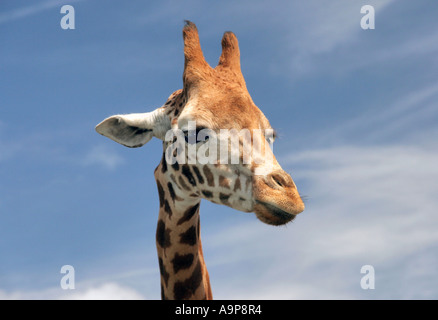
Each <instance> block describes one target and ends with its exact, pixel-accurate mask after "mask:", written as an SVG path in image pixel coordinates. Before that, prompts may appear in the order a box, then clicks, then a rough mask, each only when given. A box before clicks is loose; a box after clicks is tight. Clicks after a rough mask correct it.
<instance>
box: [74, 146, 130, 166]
mask: <svg viewBox="0 0 438 320" xmlns="http://www.w3.org/2000/svg"><path fill="white" fill-rule="evenodd" d="M123 162H124V160H123V158H122V157H121V156H120V155H119V154H117V153H116V152H115V151H113V149H110V148H109V147H107V146H106V145H96V146H93V147H92V148H91V149H90V150H89V151H88V153H87V154H86V155H85V156H84V158H83V159H82V161H81V163H82V164H83V165H85V166H91V165H97V166H103V167H105V168H106V169H109V170H114V169H115V168H116V167H117V166H119V165H121V164H122V163H123Z"/></svg>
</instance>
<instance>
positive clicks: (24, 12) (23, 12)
mask: <svg viewBox="0 0 438 320" xmlns="http://www.w3.org/2000/svg"><path fill="white" fill-rule="evenodd" d="M78 1H83V0H69V2H68V3H69V4H71V3H74V2H78ZM64 4H66V3H65V1H62V0H49V1H44V2H40V3H37V4H33V5H30V6H27V7H22V8H18V9H14V10H11V11H9V12H5V13H1V14H0V24H3V23H7V22H11V21H15V20H18V19H22V18H25V17H28V16H32V15H35V14H38V13H40V12H42V11H45V10H49V9H52V8H56V7H59V9H61V6H63V5H64ZM58 13H59V12H58Z"/></svg>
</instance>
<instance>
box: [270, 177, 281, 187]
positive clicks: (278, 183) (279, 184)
mask: <svg viewBox="0 0 438 320" xmlns="http://www.w3.org/2000/svg"><path fill="white" fill-rule="evenodd" d="M271 179H272V181H273V182H274V183H275V184H276V185H278V186H280V187H283V184H282V183H281V180H280V179H278V177H277V176H275V175H273V176H271Z"/></svg>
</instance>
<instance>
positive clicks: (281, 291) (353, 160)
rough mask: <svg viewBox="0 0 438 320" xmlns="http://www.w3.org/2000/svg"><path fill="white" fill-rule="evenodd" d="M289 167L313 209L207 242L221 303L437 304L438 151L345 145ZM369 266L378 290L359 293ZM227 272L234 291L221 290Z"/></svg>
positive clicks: (299, 158) (294, 160) (306, 154)
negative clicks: (221, 275)
mask: <svg viewBox="0 0 438 320" xmlns="http://www.w3.org/2000/svg"><path fill="white" fill-rule="evenodd" d="M283 163H287V164H286V166H285V167H286V168H288V167H289V168H290V167H300V170H297V172H295V175H294V178H295V180H296V181H299V182H301V184H302V185H304V186H305V187H304V189H302V190H301V192H304V193H306V194H308V195H309V196H310V200H309V201H308V202H307V208H306V210H305V211H304V212H303V213H302V214H300V216H299V217H298V218H297V219H296V221H294V223H293V224H292V225H290V226H287V227H284V228H272V227H269V226H265V225H262V224H261V223H254V222H251V223H249V224H243V225H238V226H234V227H231V228H229V229H227V230H226V231H224V230H222V231H221V233H220V234H219V233H218V234H215V235H211V236H208V234H206V236H205V241H204V247H205V250H209V249H213V250H215V259H214V260H213V259H212V261H209V260H207V265H208V266H210V267H211V268H212V270H211V272H210V273H211V274H210V275H211V277H212V279H213V282H214V283H213V285H216V288H215V287H214V286H213V291H214V292H215V294H216V298H233V299H234V298H243V299H249V298H259V299H332V298H334V299H338V298H339V299H350V298H353V299H361V298H366V299H370V298H377V299H388V298H402V299H408V298H426V299H436V298H437V297H438V290H437V289H436V288H437V284H438V280H437V279H438V277H437V271H436V268H433V267H431V266H436V264H437V263H438V257H437V256H436V255H435V254H434V253H435V252H436V247H437V245H438V233H437V232H436V230H437V228H438V216H437V215H436V209H437V208H438V199H437V198H436V195H435V190H436V181H437V180H438V169H437V166H436V163H438V151H437V150H433V149H428V148H426V147H421V146H405V145H392V146H382V147H375V146H371V147H358V146H344V147H334V148H326V149H320V150H311V151H303V152H302V153H299V154H296V155H294V156H290V157H289V158H288V159H283ZM298 185H299V186H300V184H298ZM209 231H210V230H209ZM204 234H205V232H204ZM224 235H226V236H224ZM207 252H208V251H207ZM207 256H208V255H207ZM219 257H222V259H220V258H219ZM210 262H211V264H210ZM365 264H371V265H373V266H374V267H375V270H376V289H375V290H373V291H365V290H362V289H361V288H360V279H361V277H362V276H363V275H362V274H360V268H361V266H362V265H365ZM230 266H232V267H230ZM222 268H232V269H233V270H235V272H236V274H234V275H230V276H229V277H230V283H227V281H225V280H223V279H222V280H221V281H218V282H215V272H219V271H218V270H220V269H222ZM245 270H246V271H245ZM254 270H256V271H254ZM239 274H240V275H241V276H240V277H239V276H238V275H239ZM249 274H251V275H249ZM251 277H253V278H251Z"/></svg>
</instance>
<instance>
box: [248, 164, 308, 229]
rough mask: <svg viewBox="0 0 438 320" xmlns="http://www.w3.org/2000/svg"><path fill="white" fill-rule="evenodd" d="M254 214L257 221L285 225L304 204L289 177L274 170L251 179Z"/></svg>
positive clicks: (282, 172)
mask: <svg viewBox="0 0 438 320" xmlns="http://www.w3.org/2000/svg"><path fill="white" fill-rule="evenodd" d="M253 188H254V197H255V205H254V212H255V214H256V216H257V218H258V219H259V220H261V221H262V222H264V223H267V224H271V225H282V224H286V223H288V222H290V221H292V220H293V219H295V217H296V215H297V214H299V213H300V212H302V211H304V203H303V201H302V199H301V197H300V195H299V193H298V190H297V188H296V185H295V183H294V182H293V180H292V178H291V177H290V175H288V174H287V173H286V172H284V171H283V170H276V171H274V172H272V173H270V174H268V175H265V176H255V177H254V178H253Z"/></svg>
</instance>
